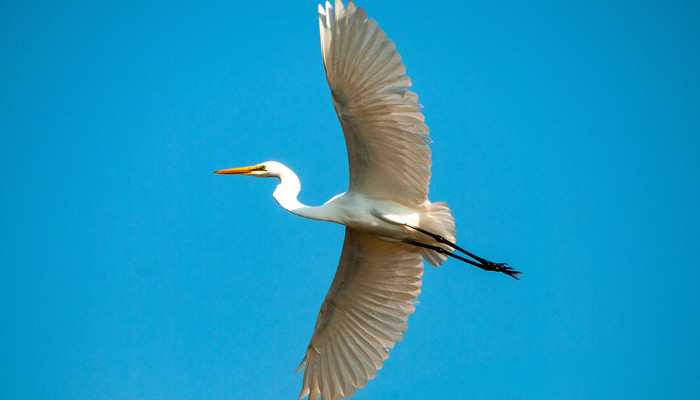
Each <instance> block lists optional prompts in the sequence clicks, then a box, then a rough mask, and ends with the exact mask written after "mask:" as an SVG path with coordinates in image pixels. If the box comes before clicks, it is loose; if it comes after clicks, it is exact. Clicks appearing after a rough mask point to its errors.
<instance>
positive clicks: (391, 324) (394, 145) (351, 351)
mask: <svg viewBox="0 0 700 400" xmlns="http://www.w3.org/2000/svg"><path fill="white" fill-rule="evenodd" d="M318 9H319V24H320V29H321V50H322V54H323V65H324V67H325V71H326V78H327V80H328V85H329V86H330V89H331V95H332V99H333V105H334V106H335V111H336V113H337V114H338V119H339V120H340V125H341V126H342V128H343V133H344V135H345V141H346V144H347V151H348V163H349V167H350V184H349V188H348V190H347V192H345V193H342V194H340V195H337V196H335V197H333V198H332V199H330V200H329V201H328V202H326V203H325V204H323V205H321V206H317V207H311V206H307V205H304V204H302V203H300V202H299V201H298V200H297V195H298V194H299V191H300V190H301V184H300V182H299V178H298V177H297V176H296V174H295V173H294V172H292V170H291V169H289V168H287V167H286V166H284V165H282V164H281V163H279V162H276V161H267V162H264V163H261V164H257V165H253V166H250V167H244V168H231V169H223V170H219V171H216V172H215V173H216V174H233V175H247V176H254V177H260V178H278V179H279V180H280V183H279V185H278V186H277V188H276V189H275V191H274V193H273V197H274V198H275V200H277V202H278V203H279V204H280V205H281V206H282V207H284V208H285V209H287V210H289V211H290V212H292V213H293V214H296V215H299V216H301V217H305V218H310V219H315V220H321V221H329V222H335V223H338V224H341V225H345V227H346V229H345V242H344V244H343V251H342V254H341V256H340V262H339V265H338V269H337V272H336V274H335V278H334V279H333V282H332V283H331V287H330V289H329V290H328V294H327V295H326V298H325V300H324V301H323V304H322V305H321V311H320V312H319V315H318V319H317V320H316V328H315V330H314V333H313V335H312V337H311V341H310V343H309V346H308V348H307V350H306V354H305V356H304V359H303V360H302V362H301V365H299V368H298V369H297V372H299V371H300V370H301V369H302V368H305V370H304V378H303V385H302V389H301V394H300V395H299V398H300V399H301V398H303V397H305V396H307V395H308V396H309V399H310V400H315V399H318V398H319V397H321V398H322V399H323V400H336V399H342V398H350V397H352V396H353V395H354V394H355V391H356V390H357V389H361V388H363V387H364V386H365V385H366V384H367V381H368V380H370V379H373V378H374V377H375V376H376V374H377V370H379V369H380V368H381V367H382V365H383V364H384V360H386V359H387V358H388V357H389V350H390V349H392V348H393V347H394V344H395V343H397V342H399V341H401V338H402V334H403V332H405V331H406V328H407V324H406V321H407V319H408V316H409V315H411V314H412V313H413V312H414V310H415V307H414V302H415V300H416V299H417V297H418V294H419V293H420V287H421V277H422V275H423V260H425V261H426V262H428V263H429V264H430V265H433V266H439V265H440V264H442V262H443V261H444V260H446V259H447V258H448V257H453V258H456V259H458V260H461V261H464V262H466V263H469V264H471V265H474V266H476V267H479V268H481V269H483V270H486V271H496V272H502V273H504V274H507V275H509V276H511V277H513V278H516V279H518V278H517V275H518V274H520V272H518V271H515V270H513V269H512V268H510V267H508V266H507V264H497V263H493V262H490V261H488V260H485V259H483V258H480V257H477V256H476V255H474V254H472V253H470V252H468V251H466V250H464V249H462V248H461V247H459V246H457V245H456V244H455V225H454V218H453V217H452V213H451V212H450V209H449V207H448V206H447V204H446V203H444V202H436V203H431V202H430V201H429V200H428V185H429V182H430V166H431V160H430V149H429V148H428V144H429V143H430V139H429V138H428V133H429V130H428V127H427V125H426V124H425V123H424V117H423V114H422V113H421V112H420V106H419V105H418V96H417V95H416V94H415V93H413V92H411V91H409V90H408V89H409V88H410V87H411V80H410V78H409V77H408V76H406V68H405V67H404V66H403V64H402V62H401V56H400V55H399V53H398V52H397V51H396V48H395V47H394V44H393V43H392V42H391V41H390V40H388V39H387V38H386V34H385V33H384V32H383V31H382V30H381V29H379V28H378V27H377V22H376V21H375V20H373V19H369V18H367V15H366V13H365V11H364V10H363V9H362V8H357V7H355V4H354V3H353V2H352V1H350V2H349V3H348V5H347V8H345V7H344V6H343V3H342V1H341V0H336V1H335V6H333V5H332V4H331V3H330V2H328V1H327V2H326V4H325V7H323V6H322V5H320V4H319V6H318ZM455 250H456V251H458V252H460V253H461V255H458V254H453V251H455Z"/></svg>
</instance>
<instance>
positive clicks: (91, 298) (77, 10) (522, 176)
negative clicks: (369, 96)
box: [0, 0, 700, 400]
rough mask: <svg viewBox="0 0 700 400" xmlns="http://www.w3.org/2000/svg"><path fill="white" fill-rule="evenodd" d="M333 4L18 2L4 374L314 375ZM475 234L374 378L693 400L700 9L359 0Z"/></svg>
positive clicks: (5, 219) (699, 297)
mask: <svg viewBox="0 0 700 400" xmlns="http://www.w3.org/2000/svg"><path fill="white" fill-rule="evenodd" d="M316 4H317V3H316V2H315V1H303V2H301V1H286V2H270V1H268V2H253V1H251V2H235V1H234V2H224V1H220V2H191V3H177V4H172V3H170V2H163V3H156V2H145V3H144V2H140V1H139V2H103V1H98V2H95V1H85V2H75V1H69V2H50V3H48V2H47V3H46V4H43V3H40V2H32V1H3V2H2V4H1V5H0V54H2V56H0V188H1V189H0V190H1V192H0V193H1V197H0V206H1V207H2V213H1V217H0V360H1V362H0V397H1V398H3V399H49V398H51V399H203V398H206V399H272V398H275V399H295V398H296V396H297V395H298V391H299V389H300V387H301V376H300V375H296V376H295V375H294V374H293V372H294V370H295V369H296V367H297V365H298V363H299V362H300V361H301V359H302V357H303V354H304V351H305V349H306V346H307V343H308V340H309V338H310V337H311V333H312V332H313V328H314V323H315V319H316V315H317V313H318V310H319V307H320V305H321V302H322V300H323V298H324V296H325V294H326V291H327V289H328V286H329V284H330V281H331V279H332V277H333V274H334V272H335V268H336V264H337V261H338V258H339V255H340V249H341V246H342V238H343V228H342V227H340V226H337V225H333V224H327V223H320V222H316V221H308V220H304V219H301V218H298V217H295V216H293V215H291V214H288V213H287V212H286V211H284V210H282V209H281V208H279V207H278V206H277V204H276V203H275V202H274V200H273V199H272V197H271V193H272V191H273V188H274V182H273V181H271V180H259V179H251V178H241V177H231V176H218V175H213V174H212V171H214V170H216V169H220V168H225V167H236V166H244V165H250V164H254V163H257V162H261V161H266V160H278V161H281V162H284V163H285V164H287V165H288V166H290V167H291V168H293V169H294V170H296V171H297V173H298V174H299V176H300V178H301V180H302V184H303V187H304V188H303V190H302V193H301V196H300V199H301V200H302V201H304V202H306V203H308V204H312V205H315V204H320V203H322V202H324V201H325V200H326V199H328V198H329V197H331V196H333V195H335V194H337V193H340V192H343V191H344V190H345V189H346V187H347V175H348V174H347V165H346V163H347V161H346V155H345V149H344V146H345V144H344V142H343V137H342V134H341V132H340V127H339V124H338V122H337V119H336V116H335V113H334V111H333V107H332V105H331V101H330V94H329V90H328V88H327V86H326V82H325V78H324V76H323V68H322V63H321V53H320V48H319V37H318V23H317V16H316ZM359 6H362V7H364V8H365V9H366V10H367V13H368V14H369V15H370V16H371V17H373V18H375V19H376V20H377V21H379V25H380V27H382V28H383V29H384V30H385V31H386V32H387V33H388V36H389V37H390V38H391V39H392V40H393V41H394V42H395V43H396V46H397V48H398V49H399V51H400V52H401V54H402V56H403V59H404V63H405V64H406V66H407V68H408V72H409V75H410V76H411V77H412V79H413V83H414V90H415V91H416V92H417V93H418V94H419V95H420V102H421V103H422V104H423V105H424V106H425V109H424V112H425V115H426V117H427V122H428V125H429V126H430V128H431V132H432V137H433V139H434V145H433V146H432V150H433V161H434V166H433V170H432V171H433V180H432V183H431V192H430V193H431V199H432V200H433V201H438V200H444V201H447V202H449V204H450V205H451V207H452V210H453V213H454V215H455V217H456V219H457V221H458V235H459V239H460V243H462V244H463V245H464V246H465V247H466V248H468V249H470V250H472V251H474V252H475V253H477V254H480V255H482V256H484V257H487V258H490V259H492V260H494V261H502V262H509V263H510V264H511V265H512V266H515V267H517V268H518V269H520V270H522V271H524V272H525V275H524V276H523V280H522V281H520V282H517V281H515V280H513V279H510V278H508V277H506V276H504V275H499V274H493V273H486V272H482V271H480V270H477V269H476V268H473V267H469V266H466V265H463V264H461V263H458V262H448V263H446V265H444V266H443V267H441V268H439V269H435V268H431V267H428V268H427V269H426V270H425V275H424V284H423V293H422V294H421V297H420V305H419V306H418V308H417V311H416V313H415V314H414V315H413V316H412V317H411V318H410V319H409V330H408V332H407V333H406V334H405V336H404V340H403V342H401V343H399V344H398V345H397V346H396V347H395V349H394V350H393V351H392V353H391V357H390V358H389V360H388V361H387V362H386V364H385V366H384V368H383V369H382V370H381V371H380V373H379V375H378V377H377V378H376V379H375V380H373V381H371V382H370V383H369V384H368V386H367V387H366V388H365V389H363V390H361V391H359V392H358V393H357V395H356V398H357V399H358V400H359V399H364V400H368V399H389V398H391V399H426V398H435V399H452V398H469V399H505V398H508V399H621V398H639V399H659V398H669V399H671V398H698V397H700V380H699V379H698V376H699V375H700V363H699V361H698V360H700V290H699V288H698V287H699V284H700V262H699V261H698V259H699V256H698V251H699V250H700V178H699V175H700V160H699V156H700V23H699V21H700V5H699V4H698V2H696V1H685V2H684V1H613V2H610V1H592V2H561V1H538V2H521V1H496V2H493V1H483V2H476V1H465V2H452V3H444V2H442V3H436V2H434V1H412V2H399V1H377V0H364V1H360V2H359Z"/></svg>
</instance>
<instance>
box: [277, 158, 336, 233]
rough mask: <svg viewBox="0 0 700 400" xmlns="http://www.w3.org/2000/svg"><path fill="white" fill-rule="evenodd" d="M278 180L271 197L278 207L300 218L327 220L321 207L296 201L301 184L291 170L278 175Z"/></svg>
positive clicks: (287, 169)
mask: <svg viewBox="0 0 700 400" xmlns="http://www.w3.org/2000/svg"><path fill="white" fill-rule="evenodd" d="M278 178H279V180H280V183H279V185H277V188H276V189H275V192H274V193H273V194H272V197H274V198H275V200H277V202H278V203H279V205H281V206H282V207H284V208H285V209H286V210H287V211H289V212H291V213H292V214H296V215H298V216H300V217H304V218H310V219H317V220H323V221H328V220H329V219H328V218H327V217H326V215H325V213H324V212H323V209H322V207H311V206H307V205H305V204H302V203H301V202H300V201H299V200H297V196H298V195H299V192H300V191H301V182H299V178H298V177H297V175H296V174H295V173H294V172H293V171H292V170H291V169H289V168H286V170H284V171H282V172H281V173H280V174H279V176H278Z"/></svg>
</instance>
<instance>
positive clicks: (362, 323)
mask: <svg viewBox="0 0 700 400" xmlns="http://www.w3.org/2000/svg"><path fill="white" fill-rule="evenodd" d="M422 276H423V263H422V260H421V256H420V252H419V250H418V249H417V248H415V247H412V246H409V245H405V244H402V243H392V242H386V241H383V240H380V239H377V238H375V237H374V236H372V235H371V234H368V233H364V232H360V231H356V230H353V229H350V228H346V231H345V242H344V245H343V252H342V255H341V257H340V262H339V265H338V270H337V272H336V275H335V278H334V279H333V283H332V284H331V287H330V289H329V291H328V295H327V296H326V299H325V300H324V302H323V305H322V306H321V311H320V313H319V315H318V319H317V321H316V329H315V331H314V334H313V336H312V338H311V341H310V343H309V347H308V349H307V351H306V355H305V356H304V359H303V361H302V362H301V365H299V368H298V369H297V372H299V371H300V370H301V369H302V368H304V367H305V371H304V380H303V386H302V390H301V394H300V395H299V398H300V399H301V398H303V397H304V396H306V395H309V400H316V399H317V398H318V397H319V396H322V398H323V399H324V400H337V399H342V398H350V397H352V396H353V395H354V394H355V390H356V389H360V388H363V387H364V386H365V385H366V384H367V381H368V380H370V379H373V378H374V377H375V376H376V374H377V370H379V369H380V368H381V367H382V366H383V364H384V360H386V359H387V358H388V357H389V350H390V349H392V348H393V347H394V344H395V343H397V342H399V341H401V339H402V333H403V332H405V331H406V329H407V320H408V316H409V315H411V314H412V313H413V312H414V311H415V307H414V301H415V300H416V299H417V297H418V295H419V293H420V286H421V277H422Z"/></svg>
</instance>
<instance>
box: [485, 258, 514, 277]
mask: <svg viewBox="0 0 700 400" xmlns="http://www.w3.org/2000/svg"><path fill="white" fill-rule="evenodd" d="M483 266H484V269H486V270H489V271H495V272H503V273H504V274H506V275H508V276H510V277H511V278H515V279H517V280H520V278H518V277H517V275H519V274H522V272H520V271H516V270H514V269H513V268H511V267H509V266H508V264H506V263H501V264H496V263H492V262H491V261H486V262H485V263H483Z"/></svg>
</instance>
